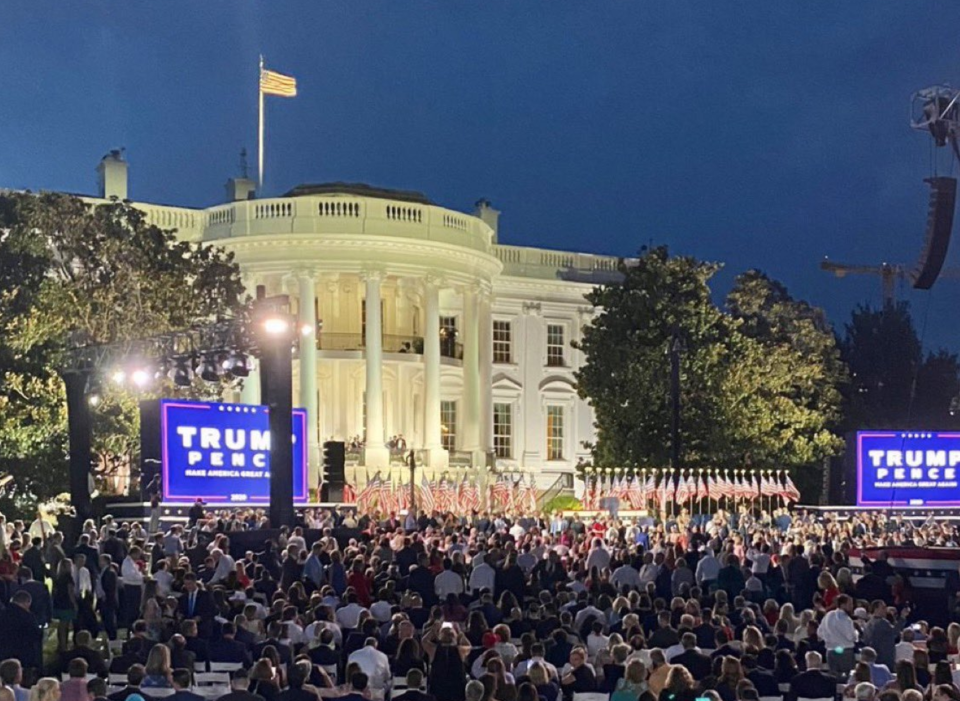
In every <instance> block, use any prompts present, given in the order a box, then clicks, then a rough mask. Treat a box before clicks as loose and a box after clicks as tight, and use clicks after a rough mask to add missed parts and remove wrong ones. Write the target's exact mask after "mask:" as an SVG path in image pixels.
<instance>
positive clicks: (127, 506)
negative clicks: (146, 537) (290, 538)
mask: <svg viewBox="0 0 960 701" xmlns="http://www.w3.org/2000/svg"><path fill="white" fill-rule="evenodd" d="M193 504H194V502H172V501H171V502H167V501H165V502H163V503H162V504H161V505H160V523H161V525H163V526H164V527H167V528H168V527H170V526H172V525H173V524H176V523H183V524H185V523H187V520H188V518H187V514H188V512H189V511H190V507H192V506H193ZM203 508H204V511H205V512H206V513H208V514H209V513H210V512H213V511H238V510H241V509H244V510H246V509H251V508H252V509H262V510H263V511H267V510H269V508H270V506H269V504H239V503H222V504H213V503H211V504H206V503H205V504H204V506H203ZM295 508H296V509H297V510H298V511H300V510H303V509H333V508H339V509H341V510H348V511H354V510H356V508H357V507H356V505H355V504H341V503H338V502H308V503H306V504H297V505H296V506H295ZM104 514H110V515H111V516H113V518H114V520H116V521H141V522H143V523H146V522H147V521H148V520H149V519H150V502H146V501H144V502H136V501H134V502H112V503H107V504H106V505H105V506H104Z"/></svg>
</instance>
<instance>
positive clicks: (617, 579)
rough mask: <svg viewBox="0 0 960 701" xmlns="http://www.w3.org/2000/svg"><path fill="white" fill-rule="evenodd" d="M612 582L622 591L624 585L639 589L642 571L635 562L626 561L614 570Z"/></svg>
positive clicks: (611, 577)
mask: <svg viewBox="0 0 960 701" xmlns="http://www.w3.org/2000/svg"><path fill="white" fill-rule="evenodd" d="M610 583H611V584H612V585H613V586H615V587H616V588H617V591H622V590H623V588H624V587H629V588H630V589H639V588H640V573H639V572H638V571H637V568H636V567H634V566H633V562H625V563H623V564H622V565H620V566H619V567H618V568H617V569H615V570H614V571H613V574H612V575H611V576H610Z"/></svg>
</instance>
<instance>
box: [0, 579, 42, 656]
mask: <svg viewBox="0 0 960 701" xmlns="http://www.w3.org/2000/svg"><path fill="white" fill-rule="evenodd" d="M30 604H31V599H30V595H29V594H28V593H27V592H25V591H18V592H17V593H16V594H14V595H13V599H11V601H10V604H9V605H8V606H7V608H5V609H4V610H3V611H0V631H2V632H3V634H2V635H0V660H5V659H8V658H11V657H14V658H16V659H18V660H20V664H21V666H22V667H23V668H24V669H34V670H39V669H41V668H42V667H43V649H42V643H43V633H42V632H41V630H40V626H38V625H37V619H36V618H34V616H33V614H32V613H31V612H30Z"/></svg>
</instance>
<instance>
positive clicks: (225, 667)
mask: <svg viewBox="0 0 960 701" xmlns="http://www.w3.org/2000/svg"><path fill="white" fill-rule="evenodd" d="M242 667H243V663H242V662H211V663H210V671H211V672H236V671H237V670H238V669H241V668H242Z"/></svg>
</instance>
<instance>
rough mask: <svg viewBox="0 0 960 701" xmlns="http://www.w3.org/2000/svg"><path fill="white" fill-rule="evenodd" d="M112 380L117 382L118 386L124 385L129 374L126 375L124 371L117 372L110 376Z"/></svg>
mask: <svg viewBox="0 0 960 701" xmlns="http://www.w3.org/2000/svg"><path fill="white" fill-rule="evenodd" d="M110 379H111V380H113V381H114V382H116V383H117V384H118V385H122V384H123V383H124V381H125V380H126V379H127V373H125V372H124V371H123V370H115V371H114V372H113V374H112V375H111V376H110Z"/></svg>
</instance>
